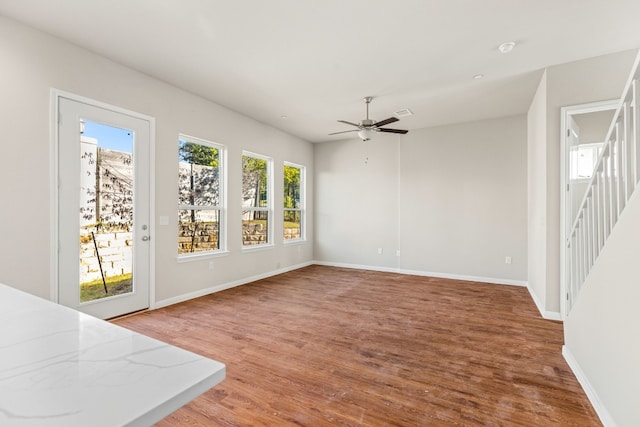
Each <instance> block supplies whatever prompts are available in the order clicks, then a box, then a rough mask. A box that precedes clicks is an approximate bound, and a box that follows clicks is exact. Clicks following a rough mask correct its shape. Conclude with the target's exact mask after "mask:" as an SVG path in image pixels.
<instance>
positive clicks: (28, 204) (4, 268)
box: [0, 17, 314, 301]
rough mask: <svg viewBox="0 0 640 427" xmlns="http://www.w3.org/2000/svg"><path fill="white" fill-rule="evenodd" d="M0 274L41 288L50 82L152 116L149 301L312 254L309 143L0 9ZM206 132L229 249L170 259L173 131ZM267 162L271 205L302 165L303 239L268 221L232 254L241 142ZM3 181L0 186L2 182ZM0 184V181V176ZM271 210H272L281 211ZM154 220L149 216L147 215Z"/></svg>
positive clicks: (46, 275)
mask: <svg viewBox="0 0 640 427" xmlns="http://www.w3.org/2000/svg"><path fill="white" fill-rule="evenodd" d="M0 58H1V60H2V66H1V67H0V91H1V93H2V98H0V117H2V126H1V129H2V136H1V138H2V142H1V143H0V158H1V159H3V165H2V167H1V168H0V198H1V199H2V200H3V209H2V210H1V211H0V215H1V218H0V236H1V238H0V282H3V283H6V284H8V285H12V286H14V287H17V288H20V289H23V290H26V291H28V292H31V293H33V294H36V295H39V296H42V297H46V298H48V297H49V296H50V271H49V259H50V254H49V236H50V232H51V230H50V227H49V215H50V212H49V196H50V195H49V177H50V172H49V147H50V141H51V139H50V134H49V133H50V132H49V129H50V128H49V126H50V125H49V121H50V111H49V109H50V90H51V88H56V89H60V90H63V91H67V92H71V93H75V94H78V95H82V96H85V97H88V98H92V99H95V100H99V101H102V102H106V103H108V104H112V105H116V106H119V107H123V108H126V109H129V110H133V111H137V112H140V113H143V114H147V115H149V116H152V117H155V118H156V156H155V167H156V176H155V180H156V205H155V209H156V215H157V216H160V215H167V216H169V217H170V221H171V222H170V225H169V226H164V227H161V226H158V227H156V230H155V233H154V239H153V241H155V245H156V246H155V247H156V270H155V274H156V300H157V301H163V300H168V299H172V298H178V297H180V296H181V295H184V294H188V293H197V292H199V291H202V290H203V289H207V288H209V287H214V286H218V285H221V284H226V283H229V282H236V281H242V280H243V279H245V278H249V277H252V276H255V275H262V274H268V273H270V272H273V271H274V270H276V269H280V268H282V269H285V268H287V267H290V266H294V265H298V264H300V263H305V262H310V261H311V260H312V259H313V256H312V254H313V247H312V240H313V215H312V212H313V176H314V173H313V147H312V145H311V144H309V143H307V142H305V141H302V140H300V139H299V138H296V137H293V136H290V135H287V134H285V133H283V132H281V131H278V130H276V129H273V128H271V127H269V126H266V125H263V124H261V123H258V122H256V121H254V120H252V119H249V118H247V117H245V116H242V115H240V114H238V113H235V112H232V111H230V110H228V109H226V108H224V107H221V106H219V105H216V104H214V103H211V102H209V101H206V100H204V99H202V98H200V97H198V96H196V95H193V94H190V93H186V92H184V91H181V90H178V89H176V88H174V87H172V86H170V85H167V84H165V83H163V82H161V81H158V80H156V79H154V78H152V77H149V76H147V75H143V74H141V73H138V72H136V71H133V70H131V69H128V68H126V67H123V66H121V65H119V64H117V63H114V62H112V61H109V60H107V59H105V58H102V57H100V56H97V55H95V54H92V53H90V52H88V51H85V50H83V49H80V48H78V47H76V46H74V45H71V44H68V43H65V42H63V41H60V40H59V39H56V38H53V37H50V36H48V35H46V34H44V33H41V32H38V31H34V30H32V29H29V28H27V27H24V26H22V25H20V24H17V23H15V22H13V21H10V20H7V19H5V18H2V17H0ZM181 132H182V133H186V134H189V135H193V136H196V137H200V138H204V139H209V140H212V141H215V142H218V143H221V144H224V145H226V146H227V148H228V151H229V153H228V154H229V170H228V171H229V188H228V191H229V192H228V196H229V197H228V200H229V210H228V219H229V221H228V235H229V245H228V246H229V250H230V254H229V256H226V257H221V258H216V259H215V260H214V263H215V270H214V271H210V270H209V269H208V260H205V261H197V262H189V263H178V262H177V260H176V257H177V235H176V230H177V205H176V204H177V186H178V183H177V181H178V180H177V140H178V134H179V133H181ZM243 149H246V150H250V151H253V152H256V153H260V154H264V155H267V156H271V157H273V158H274V160H275V165H276V168H275V171H276V173H275V188H276V195H275V196H276V197H275V200H274V203H275V206H276V207H279V206H282V185H281V183H282V182H283V175H282V165H283V162H284V161H290V162H294V163H297V164H301V165H305V166H306V167H307V168H308V170H307V178H308V179H307V184H308V191H309V193H308V196H309V197H308V205H307V208H308V212H309V213H310V215H309V217H308V218H307V221H308V226H309V227H308V238H309V241H308V243H307V244H303V245H283V244H282V237H281V236H282V224H281V223H280V222H279V221H278V222H276V227H275V230H276V233H275V235H276V239H275V243H276V245H275V247H274V248H273V249H270V250H265V251H259V252H252V253H242V252H241V250H240V249H241V237H240V230H241V228H240V224H241V219H240V194H241V190H240V180H241V153H242V150H243ZM8 182H11V183H12V184H11V185H10V186H9V185H7V184H6V183H8ZM3 183H4V184H3ZM276 218H280V219H281V218H282V216H281V214H279V215H276ZM156 222H157V221H156Z"/></svg>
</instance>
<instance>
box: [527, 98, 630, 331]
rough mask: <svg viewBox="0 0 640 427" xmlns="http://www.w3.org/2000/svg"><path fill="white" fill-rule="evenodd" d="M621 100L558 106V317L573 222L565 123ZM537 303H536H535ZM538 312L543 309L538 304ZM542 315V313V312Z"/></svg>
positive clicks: (563, 314)
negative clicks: (577, 115)
mask: <svg viewBox="0 0 640 427" xmlns="http://www.w3.org/2000/svg"><path fill="white" fill-rule="evenodd" d="M620 103H621V100H620V99H619V98H618V99H610V100H607V101H599V102H590V103H587V104H580V105H570V106H566V107H562V108H560V295H559V296H560V319H566V318H567V314H568V313H567V311H568V307H567V298H566V294H567V283H566V274H567V272H566V263H567V245H566V243H567V242H566V235H567V228H568V227H571V226H572V225H573V224H567V215H568V212H567V209H566V207H567V203H568V201H567V191H566V187H567V185H568V184H569V181H568V180H567V175H568V173H569V171H568V169H567V165H568V162H569V159H568V158H567V137H566V135H567V125H568V123H569V117H570V116H572V115H574V114H587V113H595V112H598V111H608V110H616V109H617V108H619V105H620ZM536 304H537V303H536ZM538 309H539V310H540V313H543V310H541V309H540V306H538ZM543 317H544V314H543Z"/></svg>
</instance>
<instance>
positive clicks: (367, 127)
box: [329, 96, 409, 141]
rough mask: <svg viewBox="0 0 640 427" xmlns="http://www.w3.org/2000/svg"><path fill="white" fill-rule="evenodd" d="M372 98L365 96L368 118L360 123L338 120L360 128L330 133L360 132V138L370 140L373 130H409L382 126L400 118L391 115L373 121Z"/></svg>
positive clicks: (389, 131) (392, 131) (396, 131)
mask: <svg viewBox="0 0 640 427" xmlns="http://www.w3.org/2000/svg"><path fill="white" fill-rule="evenodd" d="M372 99H373V97H372V96H367V97H365V98H364V102H365V104H366V106H367V118H366V119H364V120H360V122H359V123H358V124H355V123H351V122H347V121H345V120H338V121H339V122H340V123H345V124H347V125H351V126H355V127H357V128H358V129H352V130H344V131H342V132H333V133H330V134H329V135H338V134H340V133H347V132H358V136H359V137H360V139H362V140H363V141H369V140H370V139H371V137H372V136H373V132H387V133H400V134H403V135H404V134H405V133H407V132H409V131H408V130H404V129H389V128H383V127H382V126H385V125H388V124H389V123H393V122H397V121H398V120H400V119H397V118H395V117H389V118H388V119H384V120H380V121H379V122H375V123H374V122H373V120H371V119H369V104H370V103H371V100H372Z"/></svg>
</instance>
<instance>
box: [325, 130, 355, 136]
mask: <svg viewBox="0 0 640 427" xmlns="http://www.w3.org/2000/svg"><path fill="white" fill-rule="evenodd" d="M359 130H360V129H354V130H343V131H342V132H333V133H330V134H329V135H337V134H339V133H347V132H358V131H359Z"/></svg>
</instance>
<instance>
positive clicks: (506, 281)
mask: <svg viewBox="0 0 640 427" xmlns="http://www.w3.org/2000/svg"><path fill="white" fill-rule="evenodd" d="M313 264H317V265H326V266H329V267H342V268H353V269H358V270H371V271H383V272H387V273H398V274H406V275H411V276H424V277H438V278H441V279H453V280H463V281H466V282H480V283H491V284H495V285H509V286H523V287H526V286H527V282H526V281H522V280H512V279H498V278H495V277H481V276H467V275H463V274H449V273H435V272H431V271H421V270H406V269H403V268H395V267H380V266H376V265H359V264H347V263H340V262H328V261H313Z"/></svg>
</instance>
